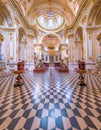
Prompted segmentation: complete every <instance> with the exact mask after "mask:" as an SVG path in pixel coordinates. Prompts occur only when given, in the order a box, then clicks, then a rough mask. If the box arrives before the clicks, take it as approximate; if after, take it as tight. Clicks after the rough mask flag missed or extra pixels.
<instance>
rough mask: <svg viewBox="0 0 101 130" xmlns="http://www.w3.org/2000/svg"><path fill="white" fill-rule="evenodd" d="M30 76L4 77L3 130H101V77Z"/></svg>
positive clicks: (0, 82)
mask: <svg viewBox="0 0 101 130" xmlns="http://www.w3.org/2000/svg"><path fill="white" fill-rule="evenodd" d="M78 76H79V75H78V74H76V73H75V72H73V71H71V72H69V73H58V72H57V71H55V70H54V69H53V70H52V72H51V73H50V71H49V70H48V71H47V72H45V73H33V72H26V73H24V74H22V79H23V81H24V85H23V86H20V87H14V83H15V79H16V75H8V76H5V77H4V76H3V77H2V76H1V77H0V130H101V77H97V76H93V75H88V74H86V75H85V82H86V84H87V85H86V86H82V87H81V86H79V85H77V82H78Z"/></svg>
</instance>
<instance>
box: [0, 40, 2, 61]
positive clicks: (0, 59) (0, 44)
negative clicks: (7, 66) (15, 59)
mask: <svg viewBox="0 0 101 130" xmlns="http://www.w3.org/2000/svg"><path fill="white" fill-rule="evenodd" d="M1 47H2V42H1V41H0V61H2V54H1Z"/></svg>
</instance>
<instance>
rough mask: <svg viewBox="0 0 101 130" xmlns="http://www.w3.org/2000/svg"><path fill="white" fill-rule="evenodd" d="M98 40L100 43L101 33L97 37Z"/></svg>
mask: <svg viewBox="0 0 101 130" xmlns="http://www.w3.org/2000/svg"><path fill="white" fill-rule="evenodd" d="M97 40H98V41H100V40H101V33H100V34H99V35H98V36H97Z"/></svg>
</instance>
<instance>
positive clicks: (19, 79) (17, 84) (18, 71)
mask: <svg viewBox="0 0 101 130" xmlns="http://www.w3.org/2000/svg"><path fill="white" fill-rule="evenodd" d="M13 73H14V74H17V75H18V76H17V78H16V82H15V84H14V86H21V85H23V84H24V82H23V80H22V78H21V74H22V73H24V71H23V70H16V71H13Z"/></svg>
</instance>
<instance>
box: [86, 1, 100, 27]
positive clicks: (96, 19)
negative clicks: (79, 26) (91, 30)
mask: <svg viewBox="0 0 101 130" xmlns="http://www.w3.org/2000/svg"><path fill="white" fill-rule="evenodd" d="M87 24H88V25H89V26H93V25H100V24H101V0H97V2H96V3H95V4H94V6H93V7H92V9H91V11H90V14H89V17H88V21H87Z"/></svg>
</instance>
